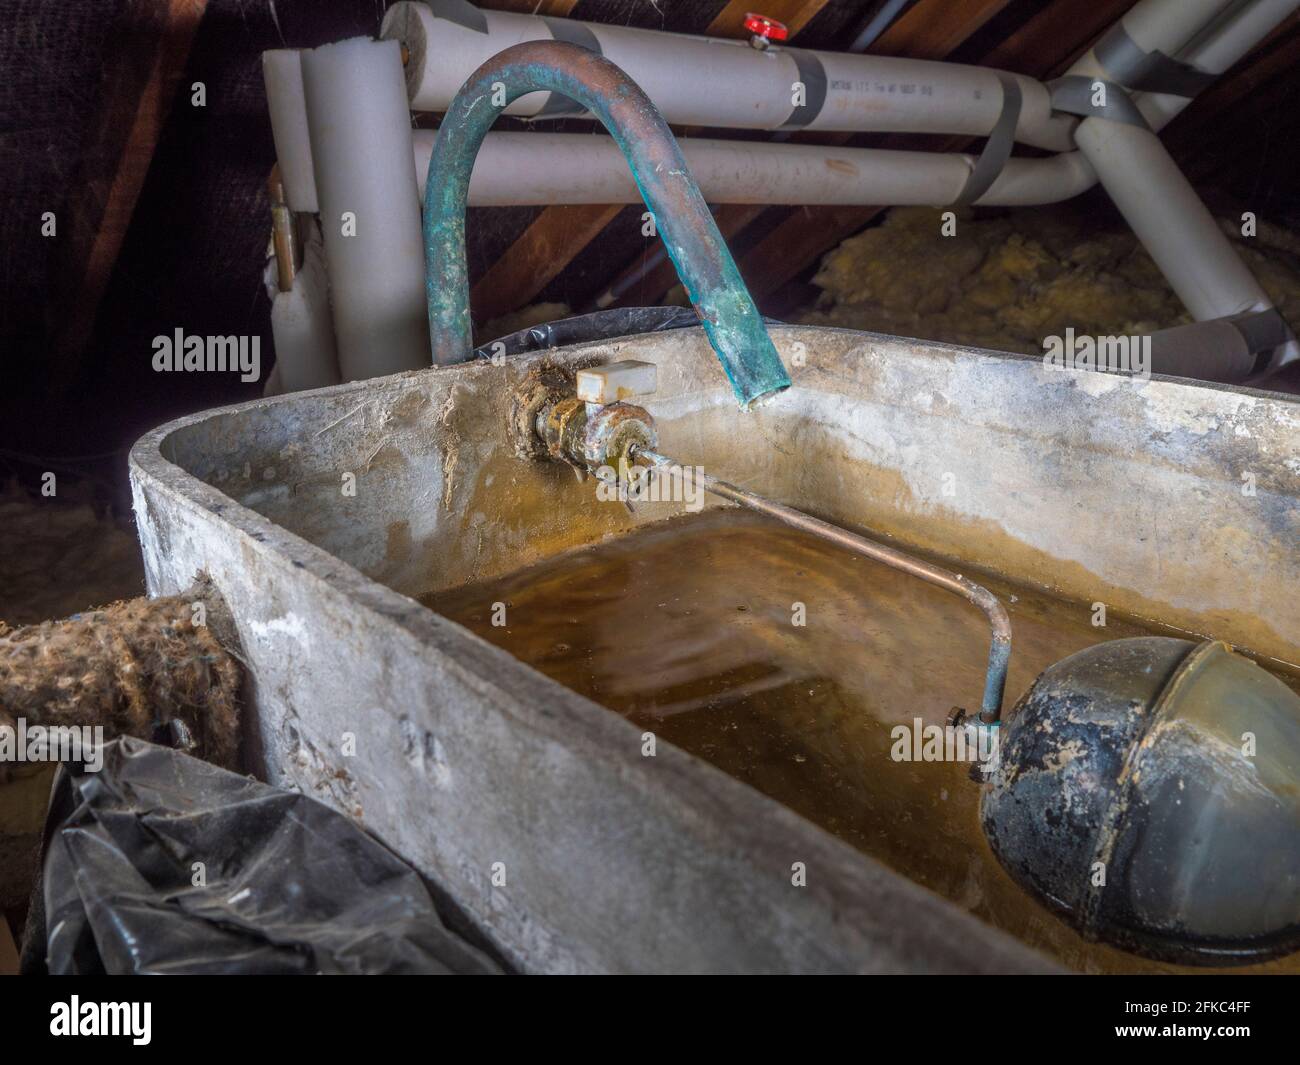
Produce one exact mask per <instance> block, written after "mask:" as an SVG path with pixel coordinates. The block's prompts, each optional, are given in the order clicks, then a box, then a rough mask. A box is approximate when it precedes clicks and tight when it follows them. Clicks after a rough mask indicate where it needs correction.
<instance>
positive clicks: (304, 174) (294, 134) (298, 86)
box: [262, 48, 320, 214]
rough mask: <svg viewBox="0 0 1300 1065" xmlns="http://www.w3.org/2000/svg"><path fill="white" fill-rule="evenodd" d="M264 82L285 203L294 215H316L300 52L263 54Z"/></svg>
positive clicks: (275, 51) (293, 49)
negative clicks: (300, 212)
mask: <svg viewBox="0 0 1300 1065" xmlns="http://www.w3.org/2000/svg"><path fill="white" fill-rule="evenodd" d="M262 80H263V81H264V82H265V83H266V106H267V110H268V111H270V113H271V136H272V137H273V138H274V139H275V156H276V159H277V160H278V161H279V163H280V180H281V181H282V182H283V183H284V198H285V202H286V203H288V205H289V207H290V208H291V209H292V210H294V211H305V212H307V213H308V214H315V213H316V212H317V211H318V210H319V209H320V208H319V207H318V206H317V203H316V175H315V172H314V171H313V169H312V161H311V139H310V136H309V134H308V132H307V101H306V99H305V98H304V96H303V90H302V59H301V55H300V53H299V52H298V50H297V49H295V48H277V49H275V50H273V51H270V52H263V53H262Z"/></svg>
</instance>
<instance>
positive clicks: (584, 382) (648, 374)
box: [578, 360, 658, 405]
mask: <svg viewBox="0 0 1300 1065" xmlns="http://www.w3.org/2000/svg"><path fill="white" fill-rule="evenodd" d="M657 387H658V376H657V373H656V368H655V364H654V363H652V362H638V361H636V360H628V361H627V362H611V363H610V364H609V365H608V366H592V367H589V368H588V369H586V370H579V371H578V398H579V399H580V400H582V401H583V402H585V403H599V404H602V405H604V404H606V403H619V402H621V401H623V400H628V399H632V398H633V397H634V396H648V395H650V394H651V393H652V392H654V390H655V389H656V388H657Z"/></svg>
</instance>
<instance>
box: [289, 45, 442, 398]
mask: <svg viewBox="0 0 1300 1065" xmlns="http://www.w3.org/2000/svg"><path fill="white" fill-rule="evenodd" d="M302 76H303V89H304V91H305V93H306V100H307V126H308V129H309V131H310V133H311V154H312V159H313V161H314V163H315V168H316V193H317V196H318V198H319V201H320V218H321V229H322V231H323V233H324V237H325V257H326V261H327V262H328V264H329V277H330V293H331V297H332V304H333V308H334V333H335V338H336V341H337V344H338V357H339V371H340V373H341V375H342V377H343V380H345V381H355V380H360V379H362V378H367V377H379V376H381V375H383V374H390V373H399V372H401V371H402V370H414V369H418V368H420V367H423V366H428V365H430V361H431V357H430V354H429V331H428V324H427V321H428V320H427V312H426V309H425V298H424V243H423V239H422V237H421V232H420V206H419V200H418V194H417V192H416V184H415V167H414V165H413V161H414V151H415V149H414V147H413V145H412V141H411V118H410V112H409V111H408V110H407V101H406V82H405V78H404V77H403V74H402V58H401V47H400V46H399V45H398V43H397V42H396V41H372V40H370V39H368V38H363V37H357V38H353V39H351V40H347V41H341V42H339V43H338V44H327V45H324V46H323V47H321V48H316V49H314V50H312V51H307V52H304V53H303V54H302Z"/></svg>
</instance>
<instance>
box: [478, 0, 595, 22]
mask: <svg viewBox="0 0 1300 1065" xmlns="http://www.w3.org/2000/svg"><path fill="white" fill-rule="evenodd" d="M478 6H479V7H486V8H487V9H488V10H489V11H517V12H518V13H519V14H521V15H554V16H556V17H557V18H564V17H565V16H566V15H567V14H568V13H569V12H570V11H572V10H573V9H574V8H575V7H577V6H578V0H480V2H479V5H478Z"/></svg>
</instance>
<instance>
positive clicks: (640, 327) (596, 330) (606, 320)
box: [474, 307, 781, 359]
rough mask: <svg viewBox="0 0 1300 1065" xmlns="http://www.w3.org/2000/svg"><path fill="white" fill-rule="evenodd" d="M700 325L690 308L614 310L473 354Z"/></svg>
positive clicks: (512, 337) (539, 328) (547, 326)
mask: <svg viewBox="0 0 1300 1065" xmlns="http://www.w3.org/2000/svg"><path fill="white" fill-rule="evenodd" d="M763 321H764V322H766V323H767V324H768V325H780V324H781V323H780V322H778V321H777V320H776V319H774V318H764V319H763ZM699 324H700V319H699V315H697V314H696V313H695V311H694V309H693V308H691V307H616V308H613V309H611V310H608V311H593V312H592V313H591V314H579V315H576V316H575V317H573V318H561V319H560V320H559V321H558V322H545V323H543V324H542V325H535V326H532V327H530V328H528V329H520V330H519V331H518V332H517V333H511V334H509V335H508V336H503V337H500V338H498V339H497V340H493V341H491V342H489V343H487V344H484V345H482V346H481V347H478V348H476V349H475V351H474V354H475V355H476V356H478V357H479V358H480V359H490V358H492V357H493V356H494V355H497V356H501V357H503V358H504V357H507V356H510V355H522V354H524V353H525V352H529V351H545V350H546V349H547V348H562V347H565V346H566V345H568V344H584V343H586V342H588V341H591V340H613V339H614V338H615V337H626V336H635V335H636V334H637V333H661V332H663V331H665V330H668V329H688V328H690V327H691V326H696V325H699ZM498 345H503V346H502V347H498Z"/></svg>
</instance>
